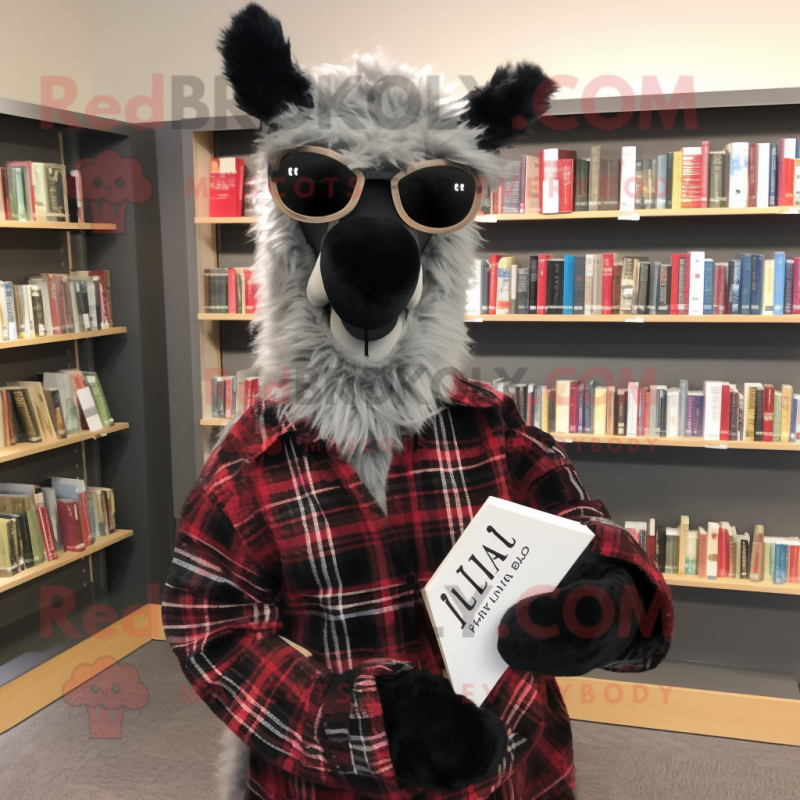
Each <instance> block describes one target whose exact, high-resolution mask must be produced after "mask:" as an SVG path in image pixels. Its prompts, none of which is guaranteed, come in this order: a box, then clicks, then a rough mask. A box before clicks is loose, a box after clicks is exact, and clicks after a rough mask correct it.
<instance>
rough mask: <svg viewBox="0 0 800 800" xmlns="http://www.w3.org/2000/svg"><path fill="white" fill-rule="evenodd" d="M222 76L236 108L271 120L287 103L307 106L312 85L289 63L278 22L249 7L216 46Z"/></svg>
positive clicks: (267, 120)
mask: <svg viewBox="0 0 800 800" xmlns="http://www.w3.org/2000/svg"><path fill="white" fill-rule="evenodd" d="M218 49H219V51H220V53H222V61H223V65H224V72H225V77H226V78H227V79H228V81H229V82H230V84H231V86H232V87H233V96H234V100H235V101H236V105H237V106H239V108H241V109H242V111H244V112H245V113H246V114H250V115H251V116H253V117H256V118H257V119H260V120H261V121H262V122H269V121H270V120H271V119H273V118H274V117H276V116H277V115H278V114H280V113H281V112H282V111H284V110H285V109H286V107H287V106H288V105H289V104H294V105H297V106H304V107H306V108H311V106H312V105H313V100H312V98H311V82H310V81H309V79H308V77H307V76H306V75H305V74H304V73H303V72H302V71H301V70H300V69H299V68H298V66H297V64H295V62H294V61H293V60H292V53H291V48H290V46H289V41H288V40H287V39H285V38H284V36H283V28H282V27H281V23H280V21H279V20H277V19H275V17H272V16H270V15H269V14H268V13H267V12H266V11H264V9H263V8H261V6H259V5H256V4H255V3H250V4H249V5H248V6H245V7H244V8H243V9H242V10H241V11H239V12H238V13H237V14H234V16H233V18H232V20H231V24H230V26H229V27H228V28H226V29H225V30H224V31H223V32H222V36H221V38H220V43H219V48H218Z"/></svg>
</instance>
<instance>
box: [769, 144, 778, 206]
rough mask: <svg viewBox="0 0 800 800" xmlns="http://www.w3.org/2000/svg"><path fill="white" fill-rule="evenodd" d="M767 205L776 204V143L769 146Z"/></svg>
mask: <svg viewBox="0 0 800 800" xmlns="http://www.w3.org/2000/svg"><path fill="white" fill-rule="evenodd" d="M769 205H771V206H776V205H778V143H777V142H773V143H772V144H771V145H770V146H769Z"/></svg>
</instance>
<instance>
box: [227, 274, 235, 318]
mask: <svg viewBox="0 0 800 800" xmlns="http://www.w3.org/2000/svg"><path fill="white" fill-rule="evenodd" d="M228 313H229V314H235V313H236V270H235V269H233V267H229V268H228Z"/></svg>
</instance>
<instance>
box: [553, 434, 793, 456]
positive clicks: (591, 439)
mask: <svg viewBox="0 0 800 800" xmlns="http://www.w3.org/2000/svg"><path fill="white" fill-rule="evenodd" d="M550 435H551V436H552V437H553V438H554V439H555V440H556V441H557V442H562V443H565V444H571V443H576V442H581V443H583V442H586V443H588V444H611V445H620V446H622V447H627V446H630V445H638V446H639V447H652V446H656V447H713V448H715V449H717V448H719V449H727V450H791V451H794V452H798V453H800V443H797V442H723V441H718V440H713V439H703V438H701V437H699V436H630V437H628V436H593V435H592V434H590V433H551V434H550Z"/></svg>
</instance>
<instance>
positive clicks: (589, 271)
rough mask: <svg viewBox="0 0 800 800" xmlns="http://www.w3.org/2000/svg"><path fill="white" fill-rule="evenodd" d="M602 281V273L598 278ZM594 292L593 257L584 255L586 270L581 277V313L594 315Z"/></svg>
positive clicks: (589, 254) (588, 254)
mask: <svg viewBox="0 0 800 800" xmlns="http://www.w3.org/2000/svg"><path fill="white" fill-rule="evenodd" d="M599 280H600V281H602V272H601V276H600V278H599ZM593 292H594V256H593V255H592V254H591V253H587V254H586V268H585V270H584V276H583V313H584V314H586V315H589V314H594V313H596V312H595V310H594V304H593V301H592V298H593V296H594V295H593Z"/></svg>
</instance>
